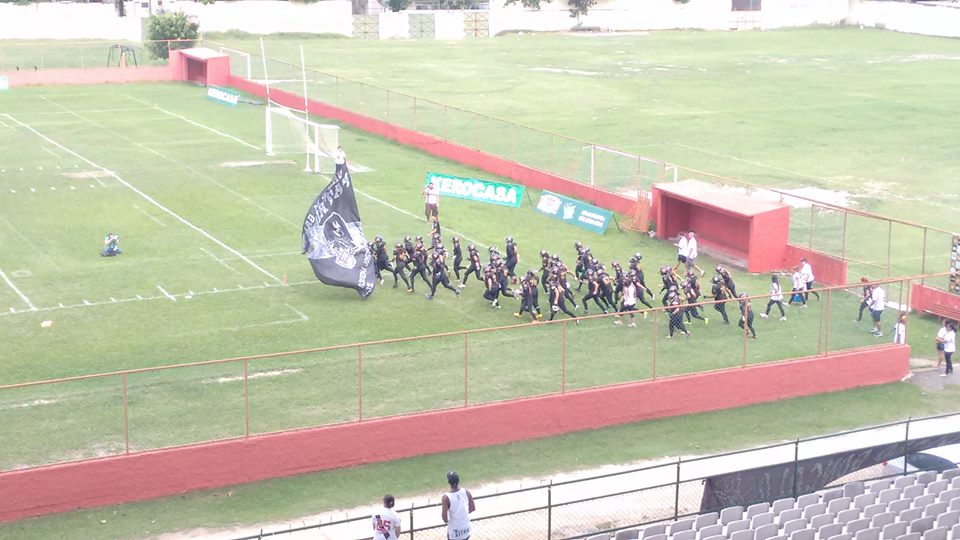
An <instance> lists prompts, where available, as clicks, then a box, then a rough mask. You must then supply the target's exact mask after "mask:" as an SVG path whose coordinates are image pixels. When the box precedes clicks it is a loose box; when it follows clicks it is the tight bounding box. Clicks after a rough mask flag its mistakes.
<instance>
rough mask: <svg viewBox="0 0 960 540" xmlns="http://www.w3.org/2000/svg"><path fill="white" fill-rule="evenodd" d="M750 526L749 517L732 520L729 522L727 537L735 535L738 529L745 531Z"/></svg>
mask: <svg viewBox="0 0 960 540" xmlns="http://www.w3.org/2000/svg"><path fill="white" fill-rule="evenodd" d="M749 528H750V520H749V519H738V520H736V521H731V522H730V523H727V537H728V538H729V537H731V536H733V533H735V532H737V531H745V530H747V529H749Z"/></svg>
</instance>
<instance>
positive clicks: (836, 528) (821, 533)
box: [817, 523, 843, 540]
mask: <svg viewBox="0 0 960 540" xmlns="http://www.w3.org/2000/svg"><path fill="white" fill-rule="evenodd" d="M841 533H843V525H841V524H839V523H831V524H829V525H824V526H823V527H820V528H819V529H817V539H818V540H828V539H829V538H833V537H834V536H837V535H838V534H841Z"/></svg>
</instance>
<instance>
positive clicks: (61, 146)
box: [3, 105, 280, 281]
mask: <svg viewBox="0 0 960 540" xmlns="http://www.w3.org/2000/svg"><path fill="white" fill-rule="evenodd" d="M58 106H59V105H58ZM3 116H4V117H6V118H8V119H10V120H12V121H14V122H16V123H17V124H19V125H20V126H22V127H24V128H26V129H28V130H30V131H32V132H33V133H34V134H36V135H37V136H38V137H40V138H42V139H44V140H45V141H47V142H49V143H50V144H53V145H54V146H57V147H58V148H60V149H61V150H63V151H65V152H67V153H69V154H71V155H73V156H74V157H75V158H77V159H79V160H81V161H83V162H85V163H87V164H88V165H90V166H91V167H95V168H97V169H100V170H102V171H103V172H105V173H107V174H109V175H110V176H111V177H113V179H114V180H116V181H117V182H120V183H121V184H123V185H124V186H126V187H127V188H129V189H130V190H131V191H133V192H134V193H136V194H137V195H140V196H141V197H143V198H144V199H145V200H146V201H147V202H149V203H151V204H153V205H154V206H156V207H157V208H159V209H160V210H163V211H164V212H166V213H167V214H170V215H171V216H172V217H173V218H174V219H176V220H177V221H179V222H181V223H183V224H184V225H186V226H187V227H190V228H191V229H193V230H194V231H196V232H198V233H200V234H201V235H203V236H205V237H206V238H207V239H209V240H210V241H212V242H213V243H215V244H217V245H218V246H220V247H222V248H223V249H226V250H227V251H229V252H230V253H233V254H234V255H236V256H237V257H240V259H242V260H243V261H244V262H245V263H247V264H249V265H250V266H252V267H254V268H256V269H257V270H259V271H260V272H261V273H262V274H264V275H266V276H269V277H270V278H271V279H273V280H274V281H280V278H278V277H277V276H275V275H273V274H271V273H270V272H269V271H267V270H266V269H264V268H263V267H261V266H260V265H258V264H257V263H255V262H253V261H252V260H250V259H249V258H248V257H247V256H246V255H244V254H242V253H240V252H239V251H237V250H235V249H233V248H232V247H230V246H228V245H227V244H225V243H223V242H221V241H220V240H219V239H217V238H216V237H214V236H213V235H212V234H210V233H208V232H207V231H205V230H203V229H201V228H200V227H197V226H196V225H194V224H193V223H191V222H190V221H187V220H186V219H185V218H183V217H182V216H180V215H179V214H177V213H176V212H174V211H173V210H170V209H169V208H167V207H166V206H164V205H162V204H160V202H159V201H157V200H156V199H154V198H153V197H151V196H150V195H147V194H146V193H144V192H143V191H140V190H139V189H138V188H137V187H136V186H134V185H133V184H131V183H129V182H127V181H126V180H124V179H123V178H121V177H120V175H118V174H117V173H115V172H113V171H110V170H108V169H107V168H106V167H102V166H100V165H97V164H96V163H94V162H93V161H91V160H89V159H87V158H85V157H83V156H81V155H80V154H78V153H76V152H74V151H73V150H71V149H69V148H67V147H66V146H64V145H62V144H60V143H58V142H57V141H54V140H53V139H51V138H50V137H48V136H46V135H44V134H43V133H40V132H39V131H37V130H36V129H34V128H33V127H31V126H29V125H27V124H25V123H23V122H21V121H20V120H17V119H16V118H14V117H13V116H11V115H9V114H7V113H3Z"/></svg>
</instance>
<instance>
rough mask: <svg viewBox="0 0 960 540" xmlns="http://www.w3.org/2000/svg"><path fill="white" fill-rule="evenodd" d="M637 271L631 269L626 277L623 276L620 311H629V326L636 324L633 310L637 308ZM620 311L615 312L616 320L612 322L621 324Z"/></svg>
mask: <svg viewBox="0 0 960 540" xmlns="http://www.w3.org/2000/svg"><path fill="white" fill-rule="evenodd" d="M638 286H639V284H638V283H637V272H636V271H635V270H631V271H630V273H629V274H627V275H626V277H624V278H623V289H622V293H623V300H622V301H621V303H620V313H624V312H627V313H630V326H634V327H635V326H637V321H636V317H635V316H634V314H633V312H634V311H636V310H637V287H638ZM620 313H617V318H616V320H614V321H613V324H623V321H621V320H620V317H621V315H620Z"/></svg>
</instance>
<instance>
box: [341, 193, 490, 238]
mask: <svg viewBox="0 0 960 540" xmlns="http://www.w3.org/2000/svg"><path fill="white" fill-rule="evenodd" d="M353 190H354V191H356V192H357V193H359V194H360V195H363V196H364V197H366V198H368V199H370V200H371V201H373V202H377V203H380V204H382V205H384V206H386V207H387V208H392V209H394V210H396V211H397V212H400V213H401V214H404V215H407V216H410V217H412V218H413V219H416V220H419V219H420V216H418V215H416V214H414V213H413V212H408V211H406V210H404V209H403V208H400V207H397V206H394V205H392V204H390V203H388V202H387V201H381V200H380V199H378V198H376V197H374V196H373V195H368V194H366V193H364V192H362V191H360V190H359V189H357V186H353ZM441 228H442V229H443V230H445V231H448V232H451V233H453V234H455V235H457V236H459V237H460V238H463V239H464V240H467V241H468V242H470V243H471V244H476V245H478V246H480V247H482V248H486V247H490V246H488V245H486V244H484V243H483V242H481V241H479V240H475V239H473V238H470V237H469V236H467V235H465V234H462V233H459V232H457V231H455V230H453V229H451V228H450V227H442V226H441Z"/></svg>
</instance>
